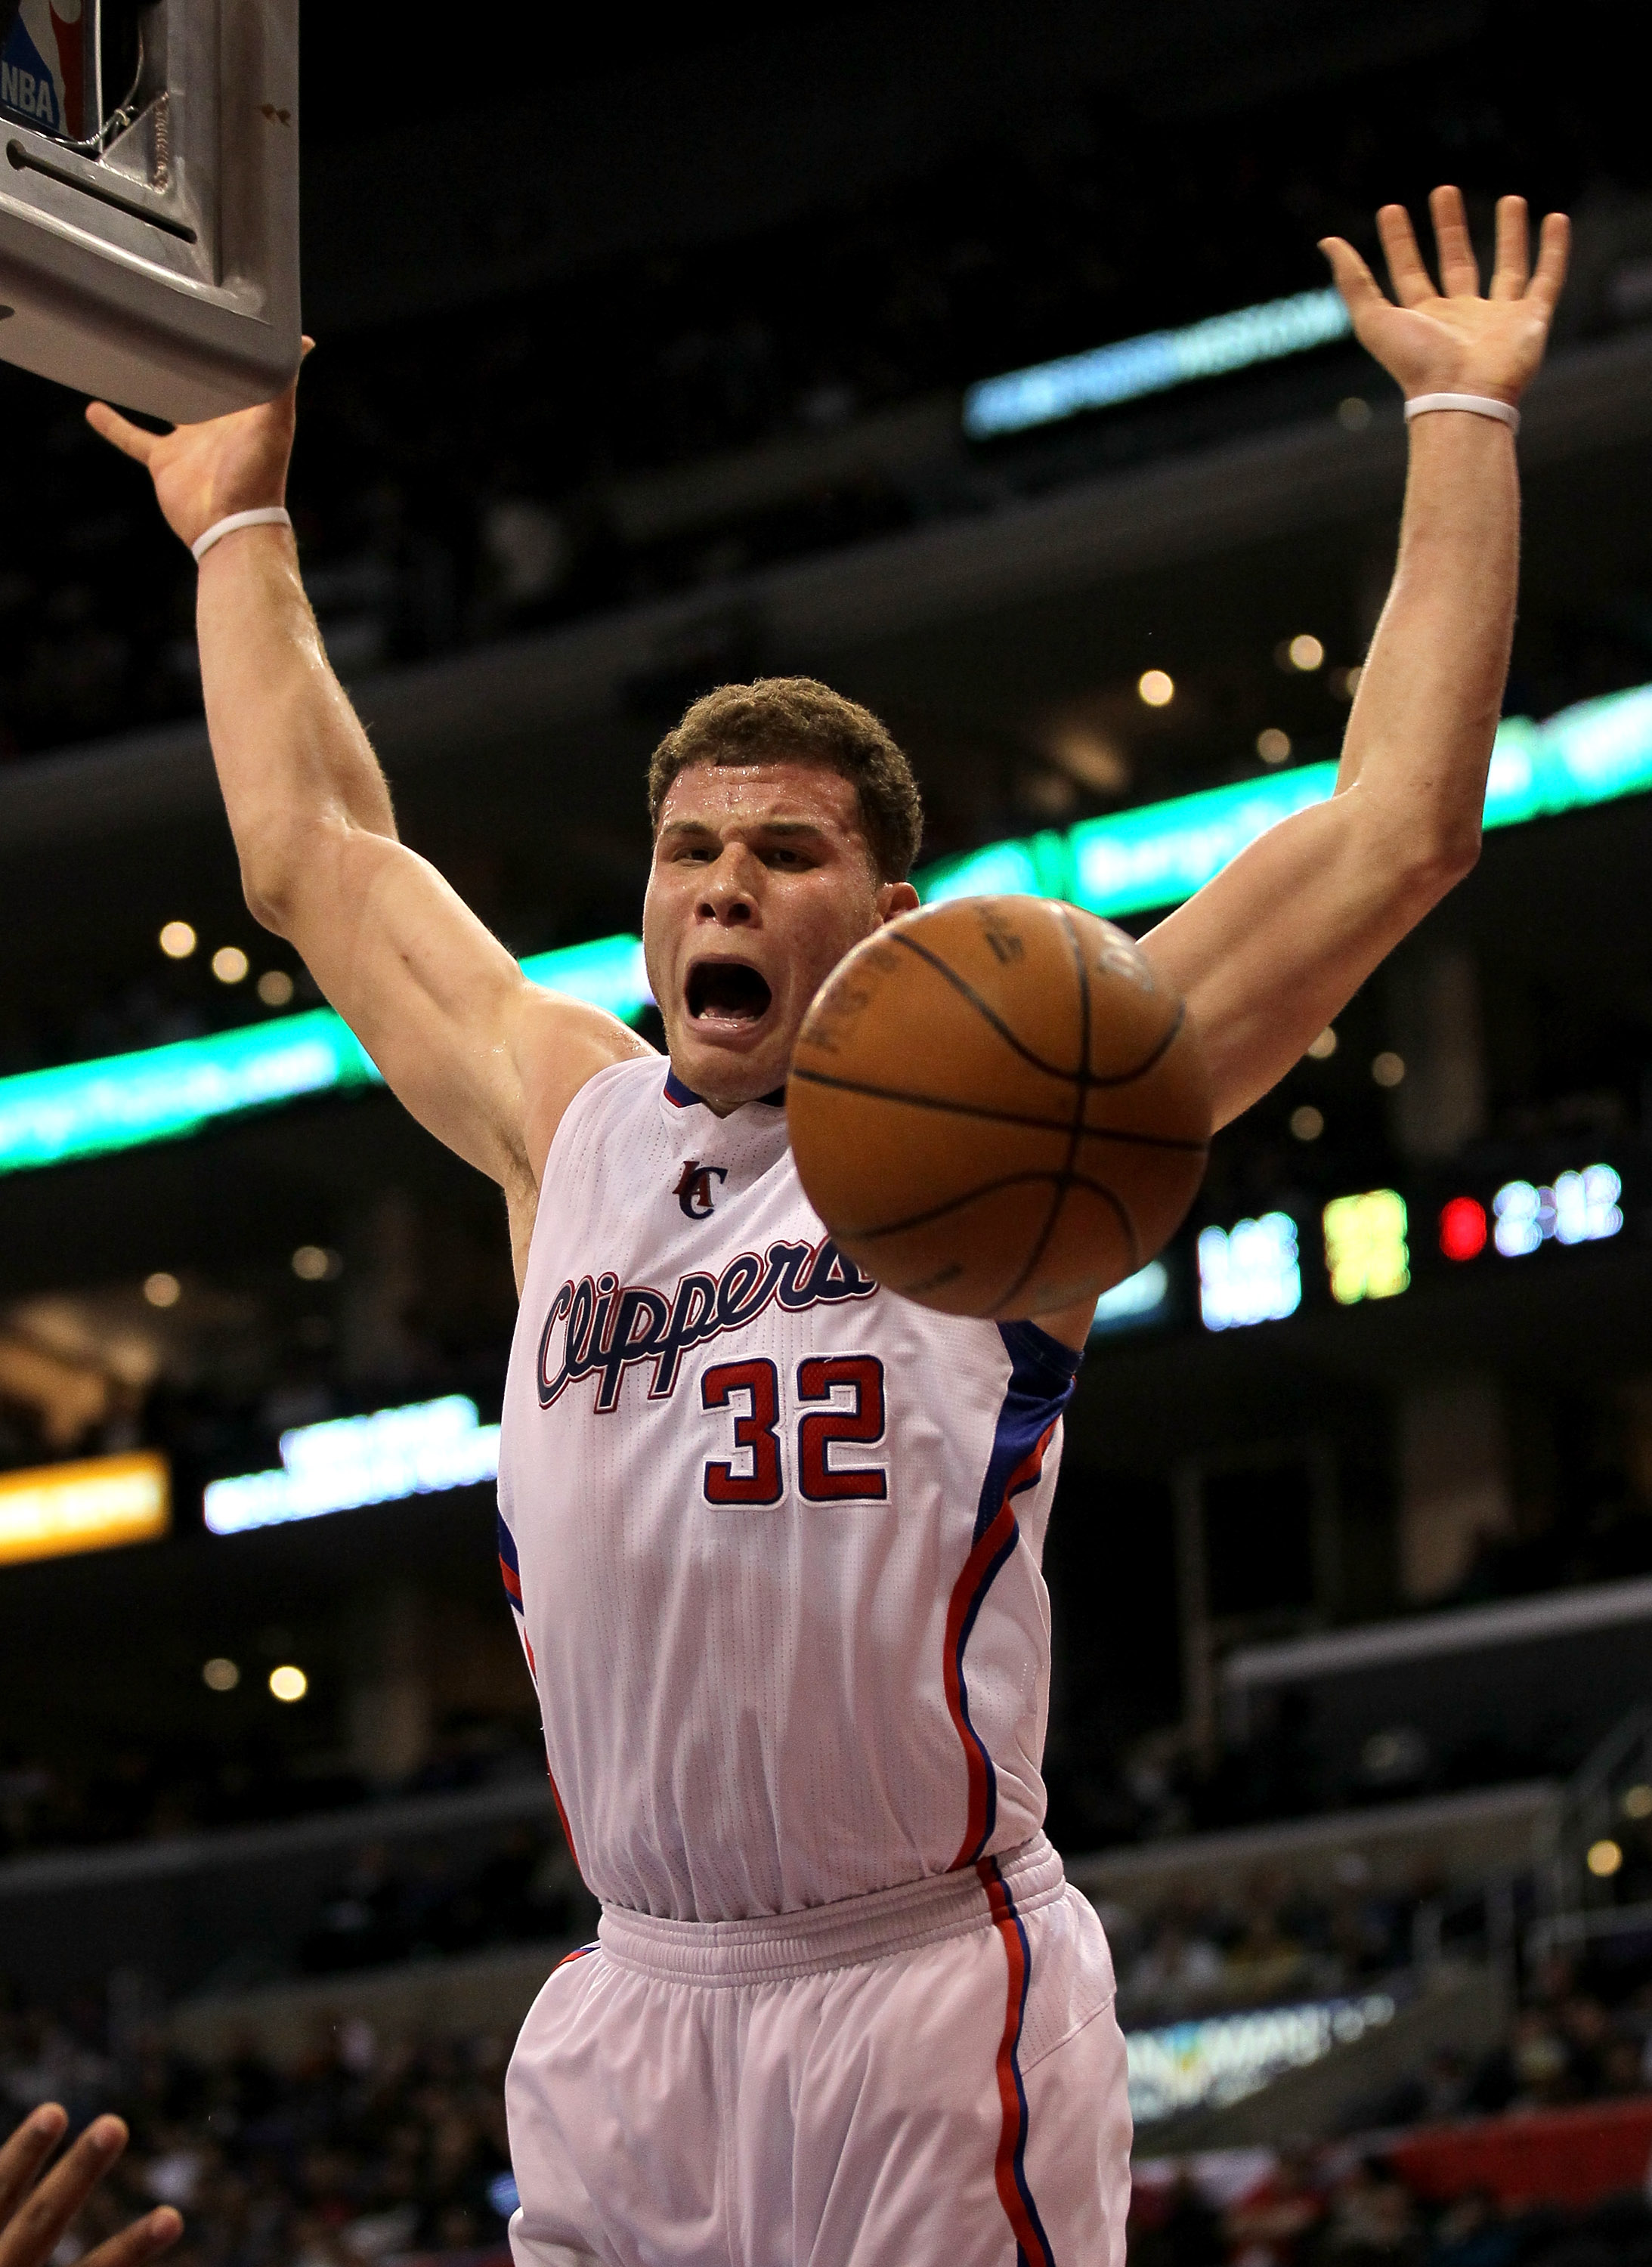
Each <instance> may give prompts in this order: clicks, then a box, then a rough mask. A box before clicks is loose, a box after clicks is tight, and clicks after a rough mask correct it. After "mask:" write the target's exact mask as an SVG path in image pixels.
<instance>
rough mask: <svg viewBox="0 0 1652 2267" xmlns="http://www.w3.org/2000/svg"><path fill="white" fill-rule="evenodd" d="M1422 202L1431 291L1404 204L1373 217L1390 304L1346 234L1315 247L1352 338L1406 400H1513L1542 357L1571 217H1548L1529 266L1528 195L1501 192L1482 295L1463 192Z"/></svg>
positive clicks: (1444, 192)
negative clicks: (1430, 225) (1434, 266)
mask: <svg viewBox="0 0 1652 2267" xmlns="http://www.w3.org/2000/svg"><path fill="white" fill-rule="evenodd" d="M1428 209H1429V211H1430V212H1431V213H1432V215H1433V216H1434V240H1435V246H1436V247H1437V249H1438V253H1439V262H1440V283H1441V287H1442V288H1441V290H1438V291H1436V290H1435V288H1434V283H1433V280H1432V278H1431V277H1430V276H1429V274H1428V268H1427V267H1426V266H1425V265H1424V263H1423V258H1422V254H1421V252H1419V251H1418V249H1417V239H1416V238H1415V236H1414V235H1413V232H1412V227H1411V220H1410V216H1409V215H1408V214H1407V213H1406V209H1405V207H1404V206H1403V205H1384V207H1383V209H1382V210H1381V211H1380V212H1379V213H1378V214H1377V231H1378V232H1379V234H1380V235H1381V237H1382V239H1383V251H1384V254H1385V255H1386V257H1387V260H1388V275H1389V281H1390V282H1391V284H1392V286H1393V291H1394V299H1397V300H1398V301H1399V305H1398V306H1396V305H1395V304H1394V302H1393V300H1391V299H1388V298H1385V297H1384V295H1383V291H1382V289H1381V287H1380V286H1379V284H1378V283H1377V279H1376V277H1375V276H1374V275H1372V274H1371V271H1370V269H1369V268H1368V267H1367V266H1366V265H1365V262H1364V261H1363V260H1362V259H1361V258H1360V255H1359V253H1357V252H1355V249H1354V246H1352V245H1351V244H1349V243H1347V241H1346V239H1345V238H1342V237H1340V236H1328V237H1326V238H1325V240H1324V242H1323V243H1322V244H1321V245H1320V246H1319V249H1320V251H1321V252H1323V253H1324V254H1325V258H1326V259H1327V260H1329V261H1330V263H1331V272H1332V274H1333V276H1334V277H1335V278H1336V284H1337V289H1338V290H1340V292H1341V294H1342V297H1343V299H1344V301H1345V302H1346V304H1347V311H1348V312H1349V314H1350V315H1352V317H1353V318H1354V328H1355V334H1357V336H1358V338H1359V341H1360V343H1361V345H1362V346H1363V347H1364V348H1367V349H1368V351H1369V353H1371V354H1373V355H1375V356H1376V357H1377V361H1378V362H1380V363H1381V364H1382V365H1383V368H1384V370H1387V372H1388V373H1389V375H1390V377H1391V378H1396V379H1397V380H1398V381H1399V385H1400V386H1401V388H1402V389H1403V391H1404V393H1405V394H1406V398H1407V400H1409V399H1410V397H1411V396H1412V395H1413V394H1417V393H1487V394H1491V395H1494V397H1495V398H1496V399H1497V400H1500V401H1509V402H1514V401H1518V400H1519V399H1520V396H1521V394H1522V393H1523V392H1524V389H1525V388H1526V386H1527V385H1530V384H1531V379H1532V378H1533V377H1534V376H1535V375H1536V373H1537V369H1538V363H1540V362H1541V361H1542V360H1543V349H1544V347H1545V345H1546V342H1547V340H1548V335H1549V325H1550V323H1551V322H1552V321H1553V316H1554V306H1555V302H1556V300H1558V299H1559V297H1560V286H1561V284H1562V283H1563V282H1564V281H1565V280H1566V256H1567V251H1568V246H1569V244H1570V241H1571V226H1570V224H1569V223H1568V220H1567V218H1566V216H1565V214H1564V213H1551V214H1550V215H1549V216H1548V218H1547V219H1546V221H1545V222H1544V224H1543V231H1542V235H1541V238H1540V239H1539V242H1538V264H1537V267H1536V268H1535V269H1533V268H1531V266H1530V251H1529V246H1528V243H1527V234H1526V201H1525V199H1524V197H1500V198H1499V200H1498V202H1497V256H1496V266H1495V268H1494V272H1493V275H1492V284H1491V290H1490V291H1489V293H1488V294H1487V296H1486V297H1484V298H1482V297H1480V288H1479V267H1478V266H1477V264H1476V262H1475V259H1474V248H1473V246H1472V244H1471V243H1470V241H1469V234H1468V222H1467V220H1466V218H1465V215H1464V211H1463V198H1462V194H1461V192H1460V191H1459V190H1457V189H1452V188H1442V189H1435V192H1434V194H1433V195H1432V196H1431V197H1430V198H1429V200H1428Z"/></svg>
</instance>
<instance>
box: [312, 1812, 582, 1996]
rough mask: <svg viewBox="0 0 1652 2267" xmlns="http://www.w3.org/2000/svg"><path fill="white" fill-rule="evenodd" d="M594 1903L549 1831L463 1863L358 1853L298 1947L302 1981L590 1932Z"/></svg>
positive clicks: (508, 1841)
mask: <svg viewBox="0 0 1652 2267" xmlns="http://www.w3.org/2000/svg"><path fill="white" fill-rule="evenodd" d="M596 1921H597V1905H596V1901H595V1899H594V1898H592V1897H591V1894H590V1892H589V1891H588V1890H587V1889H586V1888H585V1886H584V1882H582V1881H581V1880H580V1878H579V1875H578V1873H577V1871H576V1868H575V1866H574V1863H573V1860H571V1858H570V1857H569V1853H568V1845H567V1844H566V1843H565V1842H564V1841H563V1839H562V1836H561V1834H560V1833H558V1832H556V1831H555V1830H554V1829H539V1828H534V1827H531V1826H519V1827H517V1828H514V1829H513V1830H511V1831H510V1832H509V1833H508V1834H506V1835H505V1836H504V1837H503V1839H501V1840H500V1841H498V1842H497V1843H496V1845H494V1846H493V1847H492V1848H491V1849H489V1850H488V1852H487V1853H486V1854H485V1855H484V1856H481V1857H472V1858H471V1859H470V1860H468V1861H467V1860H466V1859H465V1858H464V1857H463V1856H461V1855H460V1854H459V1853H457V1852H454V1851H452V1849H444V1848H440V1847H437V1846H434V1845H428V1846H426V1847H424V1848H422V1849H415V1850H414V1851H412V1852H404V1853H400V1854H394V1853H393V1852H391V1851H389V1850H388V1849H386V1848H385V1845H383V1844H382V1843H368V1844H366V1845H364V1846H363V1848H362V1849H360V1850H358V1851H357V1852H355V1854H354V1855H353V1856H352V1857H351V1859H350V1860H349V1862H348V1864H347V1865H346V1866H345V1867H343V1869H342V1870H341V1873H340V1874H339V1876H338V1879H337V1880H336V1881H335V1882H333V1883H332V1884H330V1885H329V1887H328V1889H327V1891H326V1893H325V1895H324V1896H323V1897H322V1899H321V1902H320V1904H319V1908H318V1910H317V1912H316V1915H315V1918H314V1920H313V1922H312V1926H310V1927H309V1928H308V1929H307V1930H306V1931H305V1934H304V1935H303V1937H302V1938H301V1940H300V1941H299V1943H298V1945H297V1967H298V1968H299V1969H300V1970H303V1972H305V1974H307V1975H312V1976H334V1975H339V1974H341V1973H343V1972H345V1971H347V1970H352V1969H360V1968H376V1967H379V1966H382V1965H385V1963H390V1962H394V1961H399V1960H426V1959H431V1958H439V1957H441V1956H442V1955H450V1954H453V1953H458V1952H474V1951H478V1950H481V1948H484V1947H486V1946H490V1945H501V1944H518V1943H527V1944H543V1943H547V1942H549V1941H553V1940H555V1939H559V1938H562V1937H568V1936H572V1935H576V1934H578V1933H582V1932H589V1931H590V1930H591V1929H593V1928H594V1927H595V1926H596Z"/></svg>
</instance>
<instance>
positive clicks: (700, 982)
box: [686, 960, 775, 1023]
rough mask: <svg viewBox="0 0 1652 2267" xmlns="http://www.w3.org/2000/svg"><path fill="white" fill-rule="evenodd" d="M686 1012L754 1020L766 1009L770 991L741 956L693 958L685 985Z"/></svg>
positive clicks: (731, 1020)
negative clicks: (732, 958)
mask: <svg viewBox="0 0 1652 2267" xmlns="http://www.w3.org/2000/svg"><path fill="white" fill-rule="evenodd" d="M686 996H687V1001H688V1012H689V1014H690V1016H693V1017H694V1021H695V1022H696V1023H698V1022H699V1021H700V1019H701V1017H702V1016H710V1017H715V1018H716V1021H718V1022H719V1023H760V1022H761V1020H762V1018H763V1017H764V1016H766V1015H767V1013H768V1008H769V1002H770V1001H772V1000H773V998H774V996H775V995H774V994H773V993H772V992H771V991H770V990H769V988H768V987H767V984H766V983H765V982H764V981H763V979H762V978H761V977H760V975H759V974H758V972H757V971H756V969H754V968H748V967H747V966H746V965H745V962H744V961H743V960H697V961H695V963H694V966H693V967H692V968H691V969H690V970H689V972H688V982H687V985H686Z"/></svg>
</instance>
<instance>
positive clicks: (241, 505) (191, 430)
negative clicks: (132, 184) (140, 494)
mask: <svg viewBox="0 0 1652 2267" xmlns="http://www.w3.org/2000/svg"><path fill="white" fill-rule="evenodd" d="M311 346H312V341H311V340H309V339H306V340H305V342H304V350H305V354H308V353H309V351H310V348H311ZM297 391H298V382H297V378H295V379H294V380H293V382H292V384H291V385H290V386H289V387H288V388H287V390H286V392H285V393H278V394H277V395H276V396H275V400H273V401H262V402H260V403H259V404H258V405H257V407H255V408H252V409H237V410H235V411H233V412H232V413H231V415H229V416H228V417H211V418H209V419H208V420H207V422H205V423H204V424H202V425H174V426H173V429H172V431H171V432H170V433H149V432H146V431H145V430H144V429H143V426H141V425H134V424H133V422H131V420H130V418H128V417H122V416H121V413H120V412H119V410H117V409H111V408H110V407H109V405H108V403H107V402H106V401H93V402H91V403H89V404H88V406H87V409H86V422H87V424H88V425H90V426H91V428H92V431H93V432H94V433H101V434H102V436H103V437H104V439H105V440H106V441H109V442H113V444H114V446H115V447H116V448H117V449H119V450H121V451H122V452H123V453H124V454H125V455H126V456H128V457H132V458H135V459H136V461H137V462H138V463H139V464H140V465H143V466H145V467H146V468H147V470H148V472H149V475H150V478H151V480H152V481H154V483H155V498H156V501H157V503H158V504H159V505H160V508H161V510H162V513H163V514H164V515H165V521H166V525H167V526H168V527H170V528H171V530H172V532H173V534H174V535H176V536H178V537H179V538H180V539H181V540H182V541H183V542H185V543H193V542H194V541H195V539H196V537H197V536H201V535H204V534H205V533H206V532H207V530H208V528H209V527H210V526H211V525H213V523H214V522H215V521H217V520H220V519H224V518H226V517H228V515H229V514H230V513H231V512H232V511H256V510H258V509H259V508H260V506H261V505H265V504H274V503H285V502H286V495H287V459H289V458H290V456H291V454H292V435H293V426H294V423H295V422H296V419H297ZM0 2267H4V2263H3V2262H0Z"/></svg>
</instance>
